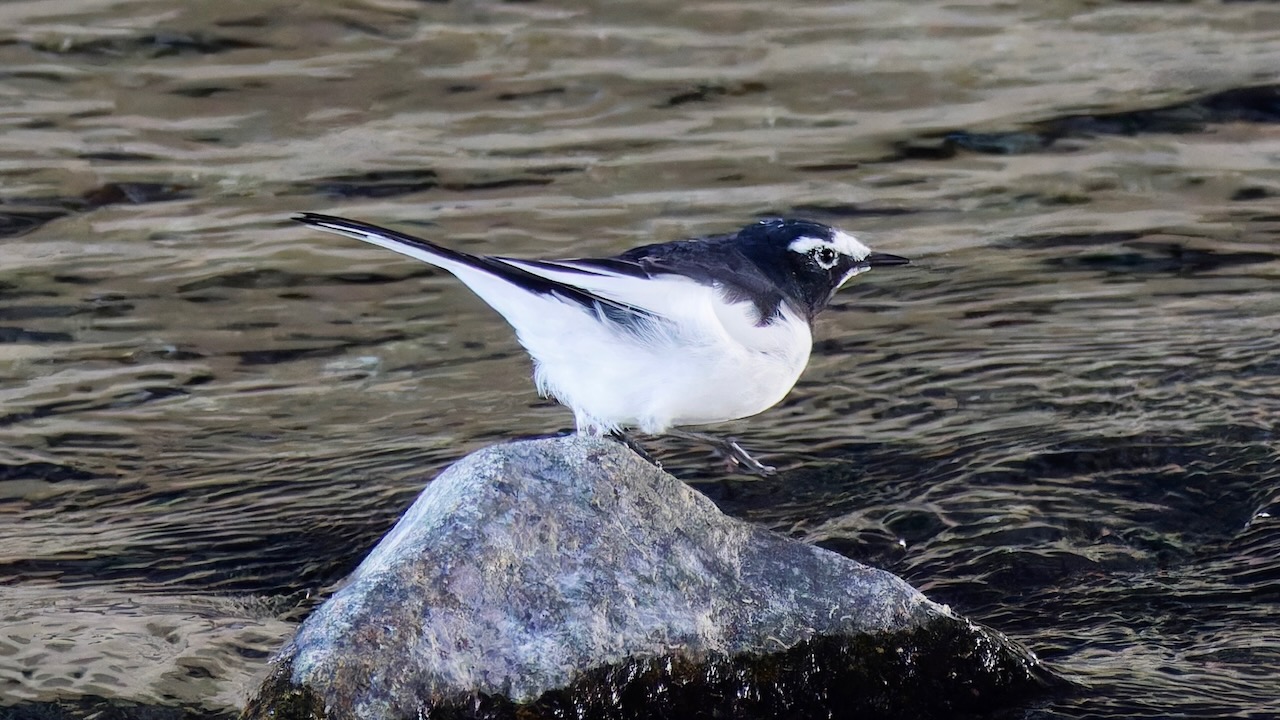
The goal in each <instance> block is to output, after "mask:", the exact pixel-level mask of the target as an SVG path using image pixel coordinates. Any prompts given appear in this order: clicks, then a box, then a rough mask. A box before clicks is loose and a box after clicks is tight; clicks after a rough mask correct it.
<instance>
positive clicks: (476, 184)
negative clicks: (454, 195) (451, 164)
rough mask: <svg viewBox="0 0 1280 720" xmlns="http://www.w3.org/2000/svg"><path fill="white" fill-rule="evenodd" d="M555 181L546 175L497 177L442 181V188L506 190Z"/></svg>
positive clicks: (538, 185)
mask: <svg viewBox="0 0 1280 720" xmlns="http://www.w3.org/2000/svg"><path fill="white" fill-rule="evenodd" d="M552 182H554V181H553V180H552V179H551V178H544V177H523V178H497V179H494V180H476V181H472V182H450V183H440V188H441V189H442V190H451V191H453V192H473V191H476V190H504V189H507V188H517V187H541V186H543V185H550V184H551V183H552Z"/></svg>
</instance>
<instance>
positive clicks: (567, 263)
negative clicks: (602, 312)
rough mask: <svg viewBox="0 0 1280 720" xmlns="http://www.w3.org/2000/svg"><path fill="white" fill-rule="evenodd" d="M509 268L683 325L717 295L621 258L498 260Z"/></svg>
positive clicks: (706, 287)
mask: <svg viewBox="0 0 1280 720" xmlns="http://www.w3.org/2000/svg"><path fill="white" fill-rule="evenodd" d="M495 259H496V260H500V261H501V262H503V263H506V264H507V265H510V266H512V267H514V268H519V269H520V270H523V271H526V272H528V273H529V274H531V275H537V276H539V277H543V278H546V279H547V280H549V281H551V282H555V283H559V284H564V285H571V286H573V287H576V288H579V289H581V290H583V291H584V292H588V293H590V294H592V295H597V296H599V297H605V298H609V299H610V300H613V301H615V302H619V303H622V304H624V305H627V306H629V307H637V308H643V309H644V310H646V311H648V312H649V313H652V314H654V315H658V316H661V317H664V318H666V319H668V320H672V321H674V322H677V323H680V322H682V321H688V320H691V319H692V316H693V315H695V314H696V313H697V312H699V311H700V309H701V306H703V305H706V303H707V301H708V300H709V299H711V298H712V297H713V296H714V295H715V293H716V291H715V288H714V287H713V286H711V285H704V284H701V283H698V282H695V281H694V280H693V279H691V278H689V277H686V276H684V275H680V274H676V273H672V272H664V271H663V270H661V269H659V268H653V267H650V266H646V265H642V264H640V263H637V262H632V261H628V260H621V259H618V258H600V259H594V258H593V259H581V260H520V259H516V258H507V257H503V258H495Z"/></svg>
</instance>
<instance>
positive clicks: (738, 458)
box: [667, 429, 778, 477]
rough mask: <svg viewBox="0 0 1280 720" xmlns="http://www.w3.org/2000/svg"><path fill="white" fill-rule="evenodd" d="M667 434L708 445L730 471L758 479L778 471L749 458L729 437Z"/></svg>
mask: <svg viewBox="0 0 1280 720" xmlns="http://www.w3.org/2000/svg"><path fill="white" fill-rule="evenodd" d="M667 432H668V433H669V434H671V435H674V436H676V437H679V438H684V439H686V440H693V441H694V442H699V443H702V444H704V445H708V446H710V447H711V449H712V450H715V451H716V454H717V455H719V456H720V457H722V458H724V461H725V464H727V465H728V466H729V469H730V470H737V471H740V472H745V473H747V474H749V475H757V476H759V477H770V476H772V475H776V474H777V473H778V469H777V468H776V467H774V466H772V465H765V464H764V463H762V462H760V461H759V460H757V459H755V458H754V457H751V453H749V452H747V451H746V450H744V449H743V448H742V446H741V445H739V444H738V441H737V439H735V438H731V437H725V438H722V437H716V436H715V435H707V434H706V433H700V432H690V431H688V430H674V429H672V430H668V431H667Z"/></svg>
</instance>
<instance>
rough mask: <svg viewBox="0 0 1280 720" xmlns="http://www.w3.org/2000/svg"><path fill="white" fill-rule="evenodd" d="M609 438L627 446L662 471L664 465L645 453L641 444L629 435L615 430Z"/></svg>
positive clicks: (610, 433)
mask: <svg viewBox="0 0 1280 720" xmlns="http://www.w3.org/2000/svg"><path fill="white" fill-rule="evenodd" d="M609 437H611V438H613V439H614V440H617V441H618V442H620V443H622V444H623V445H626V446H627V449H628V450H630V451H631V452H633V453H635V454H637V455H639V456H640V457H642V458H644V461H645V462H647V463H649V464H650V465H654V466H656V467H657V468H658V469H659V470H661V469H662V463H660V462H658V461H657V460H655V459H653V456H652V455H650V454H649V453H647V452H645V449H644V448H643V447H641V446H640V443H638V442H636V439H635V438H633V437H631V436H630V435H629V434H627V433H625V432H623V431H621V430H613V431H610V432H609Z"/></svg>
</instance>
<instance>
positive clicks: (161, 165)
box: [0, 0, 1280, 717]
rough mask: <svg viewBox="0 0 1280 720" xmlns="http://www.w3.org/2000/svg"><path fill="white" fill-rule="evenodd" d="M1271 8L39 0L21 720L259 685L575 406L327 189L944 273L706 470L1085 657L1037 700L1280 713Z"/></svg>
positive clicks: (557, 232) (3, 380)
mask: <svg viewBox="0 0 1280 720" xmlns="http://www.w3.org/2000/svg"><path fill="white" fill-rule="evenodd" d="M1277 26H1280V11H1277V10H1276V9H1275V8H1274V7H1272V6H1270V5H1268V4H1262V3H1238V4H1225V5H1222V6H1212V7H1208V6H1203V5H1199V4H1148V3H1136V4H1118V5H1102V6H1099V5H1096V4H1086V3H1078V4H1072V3H1067V4H1058V5H1055V6H1053V8H1052V9H1045V8H1038V7H1037V8H1030V7H1027V8H1023V7H1019V6H1014V5H1008V4H1005V5H999V4H983V3H979V4H969V5H963V6H960V5H949V4H946V3H938V2H932V3H924V4H915V5H910V6H906V5H903V4H901V3H878V2H870V3H856V4H843V3H835V4H829V3H804V4H801V5H799V6H796V5H788V6H786V7H785V8H784V7H782V6H779V5H776V4H766V3H734V4H717V3H680V4H671V3H661V2H649V3H630V4H601V5H600V6H598V7H597V6H581V5H565V4H547V3H513V4H502V5H476V4H470V3H456V4H435V3H429V4H395V3H348V4H344V5H333V4H325V3H321V4H311V5H306V6H297V5H295V4H273V3H271V2H266V3H244V2H228V3H218V4H209V3H191V4H185V5H181V6H175V5H173V4H171V3H162V2H158V0H151V1H146V0H143V1H140V2H130V3H87V2H81V3H74V2H73V3H54V4H50V3H8V4H4V5H0V27H2V28H4V29H3V30H0V97H3V99H4V102H3V103H0V105H2V107H0V241H2V242H3V245H2V246H0V251H2V253H3V254H2V255H0V257H2V258H3V263H0V566H2V567H3V571H4V575H3V577H4V578H5V582H4V583H2V584H0V701H2V702H3V703H4V704H12V703H25V704H24V705H22V706H21V708H23V709H22V710H21V711H20V712H23V713H31V712H36V711H40V710H49V709H50V708H49V707H48V706H47V705H44V704H46V703H59V704H61V705H63V706H65V707H66V708H68V709H69V711H70V713H71V714H72V715H80V714H88V713H92V712H93V711H94V709H95V708H98V707H100V705H101V704H102V703H103V702H105V701H111V702H120V701H124V702H133V703H142V704H144V705H164V706H171V707H181V708H186V709H188V710H189V711H191V712H193V713H214V714H231V713H233V708H234V707H235V706H236V705H237V704H238V703H239V702H241V700H242V698H243V696H244V694H245V693H246V692H248V691H249V690H250V689H251V686H252V683H253V680H254V677H255V675H256V674H257V673H260V672H261V671H262V670H263V668H264V667H265V663H266V658H267V657H268V656H269V654H270V653H271V652H272V650H273V649H274V648H275V647H276V646H277V645H278V643H279V642H280V641H281V640H282V639H283V638H285V637H286V636H287V635H288V633H289V632H290V630H291V628H292V627H294V626H295V624H296V623H297V621H298V620H299V618H301V617H303V616H305V613H306V612H307V610H308V609H309V608H310V607H312V606H314V604H315V603H316V602H318V601H320V600H321V599H323V597H324V595H325V593H326V592H327V589H328V588H330V587H331V586H332V585H333V584H334V583H335V582H337V581H338V580H339V579H340V578H341V577H342V576H343V575H344V574H345V573H346V572H347V571H348V570H350V569H351V568H352V567H353V566H354V564H355V563H356V562H357V561H358V560H359V558H360V557H361V556H362V555H363V553H364V552H365V551H367V549H368V548H369V547H371V546H372V544H373V543H374V542H376V540H377V539H378V537H379V536H380V534H381V533H382V532H384V531H385V530H386V529H387V528H388V527H390V525H391V523H392V522H394V520H395V518H396V516H397V515H398V513H399V512H400V511H401V510H402V509H403V508H405V507H406V506H407V505H408V503H409V502H410V501H411V499H412V497H413V496H414V495H415V494H416V492H417V490H418V489H419V488H420V487H421V484H422V482H423V481H424V479H426V478H429V477H430V476H431V474H432V473H434V472H436V471H437V470H439V469H440V468H442V467H444V466H445V465H446V464H448V463H449V462H450V461H451V460H453V459H454V458H456V457H458V456H459V455H461V454H463V453H465V452H467V451H469V450H473V449H475V448H478V447H480V446H483V445H486V444H489V443H493V442H499V441H502V440H504V439H508V438H511V437H518V436H527V435H535V434H545V433H553V432H559V431H563V430H565V429H567V428H568V427H570V426H571V424H572V423H571V417H570V415H569V413H568V412H566V411H564V410H563V409H561V408H558V407H556V406H554V405H552V404H549V403H547V402H544V401H541V400H539V399H538V398H537V397H536V396H535V395H534V393H533V391H532V389H531V383H530V382H529V380H528V361H527V359H526V358H525V357H524V355H523V353H522V351H520V349H519V347H518V346H517V345H516V344H515V342H514V339H513V337H512V336H511V333H510V331H509V330H508V329H507V328H506V327H505V326H504V325H503V324H502V323H501V321H500V320H498V319H497V318H496V316H494V315H493V314H492V313H491V311H489V310H488V309H487V308H485V307H484V306H483V304H481V303H480V302H479V301H477V300H475V299H474V298H472V297H471V296H470V295H469V293H468V292H467V291H466V290H465V289H463V288H462V287H461V286H460V285H458V284H457V283H456V282H453V281H452V280H450V279H449V278H447V277H442V276H440V275H438V274H437V273H434V272H433V271H431V270H430V269H429V268H426V267H424V266H421V265H416V264H413V263H411V262H409V261H407V260H403V259H401V258H399V257H397V256H393V255H391V254H389V253H383V252H380V251H377V250H375V249H372V248H368V247H365V246H362V245H360V244H358V243H354V242H348V241H344V240H342V239H339V238H331V237H327V236H318V235H316V234H315V233H312V232H309V231H307V230H305V229H304V228H301V227H296V226H294V225H292V224H291V223H289V222H287V220H286V217H287V215H288V214H289V213H290V212H291V211H297V210H317V211H323V212H337V213H340V214H344V215H348V216H353V217H361V218H365V219H368V220H371V221H375V222H379V223H382V224H391V225H395V226H398V227H403V228H405V229H408V230H410V231H416V232H421V233H426V234H428V235H430V236H432V237H440V238H442V239H447V240H448V241H449V242H452V243H455V244H457V245H459V246H461V247H465V248H470V249H474V250H480V251H495V252H503V253H507V254H512V255H530V256H538V255H543V256H570V255H591V254H604V253H610V252H616V251H619V250H621V249H623V248H626V247H629V246H632V245H636V244H640V243H643V242H651V241H656V240H666V239H673V238H677V237H682V236H687V235H693V234H698V233H703V232H716V231H724V230H727V229H731V228H735V227H737V226H740V225H741V224H742V223H743V222H744V221H746V220H747V219H749V218H751V217H755V216H762V215H769V214H799V215H805V216H809V217H813V218H815V219H818V220H823V221H827V222H832V223H835V224H838V225H841V226H842V227H845V228H846V229H849V230H851V231H854V232H856V233H858V234H860V235H863V236H865V237H867V238H868V239H869V240H870V242H871V244H873V245H874V246H876V247H878V248H880V249H883V250H885V251H889V252H894V253H899V254H902V255H907V256H910V257H912V258H915V259H917V261H918V262H917V265H916V266H914V267H913V268H910V269H903V270H899V271H896V272H893V273H890V272H883V273H871V274H869V275H867V276H864V277H862V278H859V281H858V282H857V283H855V284H854V285H853V286H851V287H849V288H846V290H845V291H844V292H842V294H841V296H840V298H839V300H838V301H837V303H836V306H835V308H834V309H833V310H832V311H831V312H830V313H829V314H828V315H827V316H826V317H824V318H823V319H822V321H821V322H820V323H819V327H818V329H817V332H816V335H817V337H818V342H817V345H816V348H815V355H814V359H813V362H812V365H811V367H810V369H809V371H808V372H807V373H806V374H805V376H804V378H803V379H802V381H801V383H800V385H799V386H798V387H797V388H796V391H795V392H794V393H793V394H792V396H791V397H790V398H789V399H788V400H787V401H786V402H785V403H783V404H782V405H781V406H780V407H778V408H775V409H774V410H771V411H770V412H768V413H766V414H765V415H762V416H760V417H758V418H755V419H753V420H750V421H745V422H739V423H733V424H730V425H729V426H728V427H727V428H724V429H725V430H727V431H728V432H732V433H736V434H737V435H739V436H740V437H742V438H743V440H744V442H745V443H746V444H747V445H748V446H749V447H751V448H753V449H756V450H759V451H761V452H762V453H764V454H765V455H766V456H767V457H766V459H767V460H769V461H771V462H774V463H776V464H778V465H780V466H782V467H783V468H786V469H787V471H786V472H785V473H784V474H783V475H782V476H781V477H780V478H778V479H772V480H767V481H751V480H745V479H739V478H732V479H729V480H724V479H722V477H721V475H720V473H719V471H718V469H717V468H716V467H715V466H714V464H712V463H711V462H710V461H709V459H708V458H707V457H706V455H705V453H704V451H703V450H702V449H699V448H695V447H689V446H686V445H682V444H680V443H678V442H676V441H674V440H655V441H654V443H653V444H654V446H655V449H656V450H657V452H658V453H659V454H661V455H662V456H663V457H664V458H666V459H667V461H668V465H669V466H670V467H671V468H673V469H674V470H675V471H676V472H677V474H679V475H681V476H682V477H685V478H687V479H689V480H690V481H691V482H694V483H697V485H698V487H700V488H701V489H703V490H704V491H705V492H707V493H708V494H710V495H711V496H712V497H714V498H715V499H716V500H717V502H719V503H720V504H721V506H722V507H724V508H725V509H726V510H727V511H729V512H731V513H733V514H736V515H739V516H743V517H747V518H750V519H752V520H754V521H757V522H761V523H764V524H768V525H770V526H773V527H776V528H777V529H779V530H781V531H783V532H787V533H790V534H793V535H795V536H798V537H802V538H805V539H808V540H811V541H813V542H817V543H821V544H823V545H824V546H827V547H831V548H833V549H836V550H838V551H840V552H843V553H846V554H848V555H850V556H852V557H855V558H859V559H864V560H867V561H869V562H873V563H875V564H877V565H880V566H883V567H886V568H888V569H890V570H893V571H895V572H897V573H899V574H902V575H903V576H904V577H906V578H907V579H908V580H910V581H911V582H913V583H914V584H916V585H917V586H919V587H921V588H922V589H924V590H925V591H926V592H928V593H930V594H931V595H932V596H933V597H935V598H936V599H938V600H940V601H943V602H948V603H951V604H952V605H953V606H954V607H956V608H957V609H958V610H959V611H961V612H964V613H966V614H969V615H971V616H974V617H975V618H977V619H980V620H983V621H985V622H988V623H989V624H991V625H993V626H995V627H997V628H1000V629H1002V630H1004V631H1006V632H1008V633H1009V634H1011V635H1012V636H1014V637H1016V638H1018V639H1020V640H1022V641H1024V642H1026V643H1027V644H1028V645H1029V646H1030V647H1032V648H1033V649H1035V650H1036V651H1037V652H1038V653H1039V654H1040V655H1041V656H1042V657H1044V658H1046V659H1048V660H1049V661H1051V662H1052V663H1053V664H1054V665H1055V666H1056V667H1058V668H1060V669H1061V670H1063V671H1064V672H1066V673H1068V674H1070V675H1072V676H1073V677H1075V678H1076V679H1078V680H1079V681H1080V682H1081V683H1082V684H1083V685H1084V687H1085V690H1084V691H1083V692H1082V693H1080V694H1079V695H1078V696H1075V697H1071V698H1064V699H1060V700H1057V701H1054V702H1053V703H1052V704H1050V705H1048V706H1045V707H1042V708H1037V709H1034V710H1032V711H1031V712H1032V714H1033V715H1034V716H1035V717H1077V716H1110V717H1135V716H1150V717H1164V716H1168V715H1171V714H1176V713H1185V714H1196V715H1206V716H1215V715H1244V714H1248V713H1253V714H1255V715H1260V716H1265V715H1274V714H1277V713H1280V705H1277V702H1278V701H1277V699H1276V693H1275V688H1274V678H1275V676H1276V673H1277V672H1280V651H1277V650H1276V648H1277V644H1276V643H1275V642H1274V640H1275V628H1276V618H1275V612H1274V608H1275V606H1276V600H1277V587H1278V583H1280V560H1277V557H1280V529H1278V528H1280V525H1278V524H1277V521H1276V520H1275V515H1276V514H1277V513H1280V470H1277V468H1278V467H1280V465H1278V463H1277V460H1278V459H1280V458H1277V449H1276V443H1275V422H1276V421H1275V419H1276V418H1277V417H1280V381H1278V378H1280V362H1278V361H1277V360H1276V358H1277V357H1278V356H1280V292H1278V291H1277V288H1278V287H1280V286H1278V285H1277V282H1276V281H1277V278H1278V277H1280V263H1277V262H1276V259H1277V255H1278V254H1280V249H1278V246H1277V242H1276V240H1277V236H1278V235H1280V213H1277V210H1276V202H1275V199H1276V197H1277V196H1280V172H1277V170H1276V167H1277V159H1278V158H1280V135H1277V133H1276V122H1277V120H1280V99H1278V95H1277V92H1278V91H1277V86H1276V85H1273V84H1267V83H1273V82H1274V68H1275V67H1277V66H1280V43H1276V42H1275V36H1274V33H1271V32H1269V31H1268V30H1267V29H1268V28H1274V27H1277ZM1223 48H1230V52H1229V53H1227V52H1224V51H1223ZM104 699H105V700H104ZM0 712H3V711H0Z"/></svg>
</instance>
